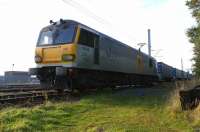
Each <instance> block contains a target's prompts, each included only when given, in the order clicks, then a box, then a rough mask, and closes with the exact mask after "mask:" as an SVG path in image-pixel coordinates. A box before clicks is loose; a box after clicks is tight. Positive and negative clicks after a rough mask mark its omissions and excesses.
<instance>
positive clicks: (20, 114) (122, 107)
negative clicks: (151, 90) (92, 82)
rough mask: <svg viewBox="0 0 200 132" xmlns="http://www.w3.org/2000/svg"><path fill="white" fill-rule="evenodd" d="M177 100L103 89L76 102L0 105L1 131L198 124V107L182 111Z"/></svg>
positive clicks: (149, 128)
mask: <svg viewBox="0 0 200 132" xmlns="http://www.w3.org/2000/svg"><path fill="white" fill-rule="evenodd" d="M169 91H170V90H169ZM169 91H167V93H170V92H169ZM179 104H180V102H179V98H178V96H177V93H176V92H175V93H173V94H171V96H169V95H165V94H163V95H162V94H161V95H159V96H142V95H141V96H140V95H139V96H133V95H131V94H117V93H113V92H111V91H110V90H106V91H104V92H99V93H96V94H93V95H87V96H84V97H83V98H82V99H81V100H80V101H79V102H75V103H70V102H57V103H52V102H48V103H47V104H45V105H39V106H34V107H31V108H18V107H17V106H16V107H9V108H5V109H2V110H1V111H0V131H5V132H6V131H24V132H26V131H65V132H66V131H73V132H76V131H77V132H79V131H88V132H90V131H91V132H93V131H95V132H96V131H99V132H103V131H109V132H115V131H121V132H123V131H136V132H137V131H142V132H151V131H152V132H154V131H162V132H163V131H180V132H182V131H193V128H198V127H199V128H200V119H199V118H198V117H200V107H199V108H197V109H196V110H194V111H189V112H183V111H181V108H180V105H179Z"/></svg>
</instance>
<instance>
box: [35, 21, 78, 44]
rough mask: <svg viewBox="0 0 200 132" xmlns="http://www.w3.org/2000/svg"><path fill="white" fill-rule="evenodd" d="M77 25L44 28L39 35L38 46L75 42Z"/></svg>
mask: <svg viewBox="0 0 200 132" xmlns="http://www.w3.org/2000/svg"><path fill="white" fill-rule="evenodd" d="M74 36H75V25H69V24H63V25H59V26H56V25H55V26H50V27H46V28H44V29H43V30H42V31H41V32H40V35H39V39H38V43H37V45H56V44H67V43H71V42H73V39H74Z"/></svg>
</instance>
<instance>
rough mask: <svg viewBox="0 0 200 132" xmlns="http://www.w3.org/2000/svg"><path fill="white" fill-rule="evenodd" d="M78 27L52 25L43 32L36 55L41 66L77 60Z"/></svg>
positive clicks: (65, 24) (72, 25)
mask: <svg viewBox="0 0 200 132" xmlns="http://www.w3.org/2000/svg"><path fill="white" fill-rule="evenodd" d="M76 29H77V28H76V26H75V25H74V24H70V23H59V24H54V25H50V26H48V27H45V28H43V29H42V30H41V32H40V35H39V38H38V42H37V47H36V53H35V62H36V63H37V64H38V66H40V64H52V66H53V65H56V64H58V63H59V64H60V63H62V64H66V63H72V62H73V61H74V60H75V58H76V55H75V54H76V52H75V51H76V47H75V38H76Z"/></svg>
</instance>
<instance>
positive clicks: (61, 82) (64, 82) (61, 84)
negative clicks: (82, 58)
mask: <svg viewBox="0 0 200 132" xmlns="http://www.w3.org/2000/svg"><path fill="white" fill-rule="evenodd" d="M54 87H55V89H57V90H58V91H63V92H64V90H67V91H69V92H73V90H74V88H73V80H72V79H64V78H57V79H56V80H55V86H54Z"/></svg>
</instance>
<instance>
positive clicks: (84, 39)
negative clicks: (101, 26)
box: [78, 29, 99, 48]
mask: <svg viewBox="0 0 200 132" xmlns="http://www.w3.org/2000/svg"><path fill="white" fill-rule="evenodd" d="M98 41H99V36H98V35H96V34H94V33H91V32H89V31H87V30H85V29H81V31H80V36H79V40H78V43H79V44H81V45H85V46H88V47H91V48H94V47H95V44H97V43H98Z"/></svg>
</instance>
